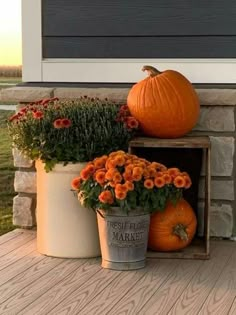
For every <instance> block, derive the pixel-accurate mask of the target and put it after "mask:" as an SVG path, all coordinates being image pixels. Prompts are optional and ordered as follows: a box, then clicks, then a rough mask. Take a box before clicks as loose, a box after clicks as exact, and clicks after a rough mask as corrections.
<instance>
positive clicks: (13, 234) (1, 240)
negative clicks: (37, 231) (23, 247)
mask: <svg viewBox="0 0 236 315" xmlns="http://www.w3.org/2000/svg"><path fill="white" fill-rule="evenodd" d="M20 234H24V230H22V229H15V230H13V231H11V232H8V233H6V234H3V235H1V236H0V245H1V244H3V243H6V242H9V241H10V240H12V239H14V238H15V237H17V236H18V235H20Z"/></svg>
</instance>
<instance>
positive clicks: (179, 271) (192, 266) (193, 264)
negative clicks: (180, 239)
mask: <svg viewBox="0 0 236 315" xmlns="http://www.w3.org/2000/svg"><path fill="white" fill-rule="evenodd" d="M202 264H203V261H200V260H198V261H197V260H195V261H194V260H191V261H190V260H185V261H181V263H180V264H179V265H178V266H177V267H176V268H175V270H174V271H173V272H172V273H171V275H170V276H169V277H168V279H167V280H166V281H165V283H163V285H161V287H159V288H158V290H155V288H152V289H153V291H154V292H153V294H152V296H151V297H150V299H149V300H148V302H147V303H146V304H145V305H144V306H143V307H142V308H140V309H139V310H138V312H137V314H145V315H150V314H156V311H157V310H158V311H159V314H162V315H164V314H167V313H168V312H169V311H170V309H171V307H172V306H173V304H174V303H175V302H176V300H177V299H178V297H179V296H180V295H181V293H182V292H183V290H184V289H185V288H186V286H187V285H188V283H189V282H190V281H191V279H192V277H193V276H194V275H195V274H196V273H197V272H198V269H199V268H200V267H201V266H202Z"/></svg>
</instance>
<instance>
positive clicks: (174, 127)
mask: <svg viewBox="0 0 236 315" xmlns="http://www.w3.org/2000/svg"><path fill="white" fill-rule="evenodd" d="M143 71H148V73H149V77H147V78H146V79H144V80H142V81H140V82H138V83H136V84H135V85H134V86H133V87H132V88H131V90H130V92H129V94H128V98H127V104H128V107H129V110H130V112H131V114H132V115H133V116H134V117H135V118H136V119H137V120H138V121H139V122H140V126H141V128H142V130H143V132H144V133H145V134H146V135H149V136H154V137H159V138H177V137H181V136H183V135H185V134H186V133H188V132H189V131H190V130H191V129H192V128H193V127H194V126H195V124H196V123H197V120H198V117H199V111H200V105H199V100H198V97H197V94H196V92H195V90H194V88H193V86H192V84H191V83H190V82H189V81H188V80H187V79H186V78H185V77H184V76H183V75H182V74H180V73H179V72H177V71H174V70H166V71H164V72H160V71H158V70H157V69H155V68H154V67H151V66H144V67H143Z"/></svg>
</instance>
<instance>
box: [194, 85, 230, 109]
mask: <svg viewBox="0 0 236 315" xmlns="http://www.w3.org/2000/svg"><path fill="white" fill-rule="evenodd" d="M196 92H197V94H198V97H199V100H200V104H201V105H236V89H197V90H196Z"/></svg>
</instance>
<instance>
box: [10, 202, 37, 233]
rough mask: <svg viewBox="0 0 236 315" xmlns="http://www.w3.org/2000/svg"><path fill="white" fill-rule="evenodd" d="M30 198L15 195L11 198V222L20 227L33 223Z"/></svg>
mask: <svg viewBox="0 0 236 315" xmlns="http://www.w3.org/2000/svg"><path fill="white" fill-rule="evenodd" d="M31 207H32V198H30V197H20V196H16V197H14V199H13V224H14V225H19V226H22V227H24V226H25V227H26V226H33V225H34V224H35V222H34V219H33V217H32V212H31Z"/></svg>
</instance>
